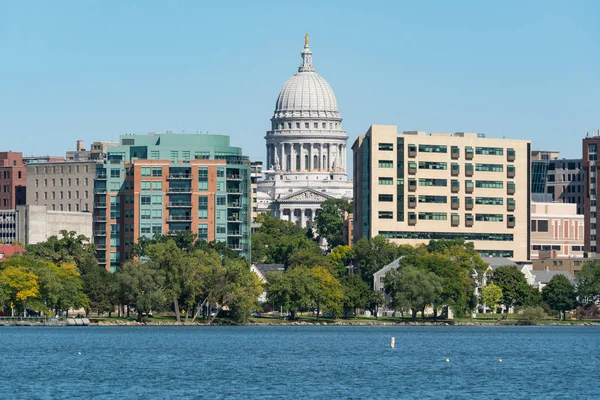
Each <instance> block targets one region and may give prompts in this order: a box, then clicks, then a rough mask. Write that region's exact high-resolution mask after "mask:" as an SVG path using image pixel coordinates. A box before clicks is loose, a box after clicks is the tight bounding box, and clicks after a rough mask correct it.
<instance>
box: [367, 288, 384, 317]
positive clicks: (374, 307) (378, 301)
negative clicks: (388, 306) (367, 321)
mask: <svg viewBox="0 0 600 400" xmlns="http://www.w3.org/2000/svg"><path fill="white" fill-rule="evenodd" d="M384 305H385V296H384V294H383V293H382V292H371V297H370V299H369V309H370V310H371V312H372V313H373V315H374V316H375V319H377V318H378V314H379V308H380V307H382V306H384Z"/></svg>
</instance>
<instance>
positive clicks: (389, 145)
mask: <svg viewBox="0 0 600 400" xmlns="http://www.w3.org/2000/svg"><path fill="white" fill-rule="evenodd" d="M379 150H381V151H393V150H394V144H393V143H379Z"/></svg>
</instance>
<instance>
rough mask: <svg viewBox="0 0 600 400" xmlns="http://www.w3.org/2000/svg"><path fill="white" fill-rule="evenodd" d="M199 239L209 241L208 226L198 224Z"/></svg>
mask: <svg viewBox="0 0 600 400" xmlns="http://www.w3.org/2000/svg"><path fill="white" fill-rule="evenodd" d="M198 239H202V240H208V224H198Z"/></svg>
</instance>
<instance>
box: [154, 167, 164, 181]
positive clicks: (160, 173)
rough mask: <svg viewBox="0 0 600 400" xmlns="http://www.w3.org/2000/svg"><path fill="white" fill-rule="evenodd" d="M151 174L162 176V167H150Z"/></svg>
mask: <svg viewBox="0 0 600 400" xmlns="http://www.w3.org/2000/svg"><path fill="white" fill-rule="evenodd" d="M152 176H154V177H155V178H158V177H161V176H162V168H161V167H152Z"/></svg>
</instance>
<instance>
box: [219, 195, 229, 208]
mask: <svg viewBox="0 0 600 400" xmlns="http://www.w3.org/2000/svg"><path fill="white" fill-rule="evenodd" d="M226 204H227V196H217V205H218V206H224V205H226Z"/></svg>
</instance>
